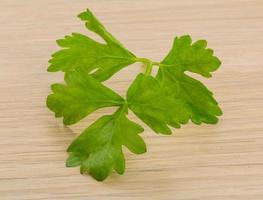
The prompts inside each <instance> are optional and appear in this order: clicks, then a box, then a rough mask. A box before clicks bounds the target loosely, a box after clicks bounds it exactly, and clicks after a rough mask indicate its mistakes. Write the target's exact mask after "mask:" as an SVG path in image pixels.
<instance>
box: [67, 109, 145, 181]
mask: <svg viewBox="0 0 263 200" xmlns="http://www.w3.org/2000/svg"><path fill="white" fill-rule="evenodd" d="M127 111H128V110H127V106H126V105H124V106H122V107H120V108H119V109H118V110H117V111H116V112H115V113H114V114H113V115H107V116H103V117H101V118H100V119H98V120H97V121H96V122H94V123H93V124H92V125H91V126H90V127H89V128H87V129H86V130H85V131H84V132H83V133H82V134H81V135H80V136H79V137H78V138H77V139H75V141H73V143H72V144H71V145H70V146H69V148H68V152H70V155H69V158H68V160H67V166H68V167H75V166H79V165H80V166H81V173H84V172H88V173H90V174H91V175H92V176H93V177H94V178H95V179H96V180H98V181H102V180H104V179H105V178H106V177H108V175H109V174H110V172H111V170H112V168H113V169H115V171H116V172H117V173H119V174H123V173H124V170H125V159H124V156H123V152H122V145H124V146H126V147H127V148H128V149H129V150H130V151H132V152H133V153H135V154H141V153H144V152H146V145H145V143H144V141H143V140H142V138H141V137H140V136H139V135H138V134H139V133H141V132H143V128H142V127H141V126H139V125H138V124H136V123H134V122H132V121H130V120H129V119H127V117H126V114H127Z"/></svg>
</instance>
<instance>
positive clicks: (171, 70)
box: [47, 10, 222, 181]
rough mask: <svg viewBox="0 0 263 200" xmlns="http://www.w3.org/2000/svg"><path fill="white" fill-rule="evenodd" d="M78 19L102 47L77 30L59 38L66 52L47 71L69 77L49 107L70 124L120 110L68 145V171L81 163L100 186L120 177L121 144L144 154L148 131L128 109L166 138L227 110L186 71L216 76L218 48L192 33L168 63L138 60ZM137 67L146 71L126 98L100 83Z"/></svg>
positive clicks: (90, 18)
mask: <svg viewBox="0 0 263 200" xmlns="http://www.w3.org/2000/svg"><path fill="white" fill-rule="evenodd" d="M78 17H79V18H80V19H81V20H83V21H85V24H86V27H87V29H89V30H90V31H92V32H94V33H96V34H97V35H98V36H100V37H101V38H102V39H103V40H104V43H101V42H98V41H95V40H93V39H91V38H90V37H88V36H85V35H82V34H79V33H72V35H70V36H66V37H65V38H64V39H60V40H58V41H57V43H58V45H59V46H60V47H62V49H61V50H59V51H57V52H56V53H54V54H53V55H52V59H51V60H50V61H49V62H50V66H49V67H48V71H50V72H56V71H63V72H65V78H64V80H65V84H59V83H56V84H53V85H52V86H51V89H52V94H50V95H49V96H48V97H47V106H48V108H49V109H50V110H52V111H53V112H54V113H55V117H63V123H64V124H65V125H71V124H75V123H77V122H78V121H80V120H81V119H83V118H84V117H86V116H88V115H89V114H90V113H92V112H93V111H95V110H97V109H100V108H104V107H113V106H115V107H117V109H116V111H115V112H114V113H113V114H112V115H105V116H103V117H101V118H99V119H98V120H96V121H95V122H94V123H92V124H91V125H90V126H89V127H88V128H87V129H86V130H85V131H84V132H83V133H82V134H81V135H80V136H79V137H77V138H76V139H75V140H74V141H73V142H72V143H71V144H70V146H69V147H68V153H69V157H68V159H67V161H66V166H67V167H75V166H80V172H81V173H89V174H91V176H93V177H94V178H95V179H96V180H98V181H103V180H104V179H106V178H107V177H108V176H109V174H110V173H111V171H112V170H113V169H114V170H115V171H116V172H117V173H118V174H123V173H124V171H125V158H124V154H123V149H122V147H123V146H125V147H127V148H128V149H129V150H130V151H131V152H133V153H135V154H141V153H144V152H146V145H145V143H144V141H143V139H142V138H141V137H140V136H139V134H140V133H142V132H143V128H142V127H141V126H140V125H138V124H136V123H135V122H133V121H131V120H129V119H128V117H127V116H128V110H129V109H130V110H131V111H133V112H134V113H135V115H136V116H137V117H138V118H140V119H141V120H142V121H143V122H144V123H145V124H147V125H148V126H149V127H150V128H151V129H152V130H153V131H155V132H156V133H162V134H171V133H172V131H171V129H170V128H171V127H174V128H180V126H181V124H185V123H187V122H188V121H189V119H191V120H192V122H194V123H195V124H201V123H202V122H205V123H210V124H214V123H216V122H217V121H218V118H217V117H218V116H220V115H221V114H222V111H221V109H220V108H219V106H218V103H217V101H216V100H215V99H214V98H213V93H212V92H211V91H209V90H208V89H207V88H206V86H205V85H203V84H202V83H201V82H200V81H198V80H196V79H194V78H192V77H190V76H189V75H187V74H186V73H185V72H193V73H197V74H200V75H202V76H204V77H211V72H214V71H215V70H217V69H218V67H219V66H220V64H221V62H220V61H219V59H218V58H217V57H216V56H214V55H213V50H211V49H208V48H206V45H207V43H206V41H204V40H198V41H197V42H195V43H193V44H192V39H191V38H190V36H182V37H179V38H178V37H176V38H175V40H174V43H173V47H172V49H171V50H170V52H169V53H168V55H167V56H166V57H165V58H164V59H163V61H162V62H155V61H152V60H150V59H148V58H137V57H136V56H135V55H134V54H133V53H131V52H130V51H129V50H127V49H126V48H125V47H124V46H123V45H122V44H121V43H120V42H119V41H118V40H117V39H116V38H115V37H114V36H113V35H112V34H111V33H109V32H108V31H107V30H106V28H105V27H104V26H103V25H102V24H101V22H100V21H99V20H98V19H97V18H96V17H95V16H94V15H93V13H92V12H91V11H90V10H86V11H85V12H82V13H81V14H79V15H78ZM134 62H141V63H142V64H143V65H144V66H145V67H146V70H145V73H144V74H142V73H140V74H138V75H137V77H136V79H135V80H134V81H133V83H132V84H131V86H130V87H129V88H128V91H127V94H126V99H124V98H123V97H121V96H120V95H119V94H117V93H116V92H114V91H113V90H111V89H110V88H108V87H106V86H105V85H103V84H102V83H101V82H102V81H105V80H107V79H109V78H110V77H111V76H113V75H114V74H115V73H117V72H118V71H119V70H121V69H122V68H124V67H126V66H128V65H130V64H132V63H134ZM153 66H158V67H159V69H158V73H157V75H156V77H153V76H152V75H151V73H152V68H153Z"/></svg>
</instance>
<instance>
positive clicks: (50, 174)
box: [0, 0, 263, 200]
mask: <svg viewBox="0 0 263 200" xmlns="http://www.w3.org/2000/svg"><path fill="white" fill-rule="evenodd" d="M87 7H89V8H90V9H91V10H92V11H93V12H94V13H95V14H96V15H97V17H98V18H99V19H100V20H101V21H102V22H103V23H104V24H105V25H106V27H107V28H108V29H109V30H110V31H111V32H112V33H113V34H114V35H115V36H116V37H117V38H118V39H119V40H120V41H122V42H123V44H124V45H125V46H126V47H127V48H129V49H130V50H131V51H132V52H134V53H135V54H136V55H138V56H140V57H148V58H150V59H153V60H156V61H160V60H161V59H162V58H163V57H164V55H165V54H166V53H167V52H168V50H169V49H170V47H171V44H172V41H173V38H174V37H175V36H176V35H182V34H190V35H191V36H192V37H193V38H194V40H197V39H201V38H205V39H207V40H208V42H209V47H211V48H213V49H214V50H215V53H216V55H217V56H218V57H220V58H221V60H222V62H223V64H222V66H221V68H220V70H218V71H217V72H216V73H214V75H213V78H212V79H204V78H200V77H199V76H197V77H198V78H200V79H201V80H202V81H204V82H205V83H206V84H207V86H208V87H209V88H210V89H211V90H212V91H214V93H215V97H216V98H217V99H218V101H219V102H220V105H221V107H222V109H223V111H224V115H223V116H222V117H221V118H220V122H219V123H218V124H217V125H215V126H212V125H202V126H196V125H193V124H189V125H186V126H183V128H181V129H179V130H174V134H173V135H171V136H162V135H156V134H154V133H153V131H151V130H150V129H149V128H147V127H146V131H145V133H144V134H143V138H144V139H145V141H146V143H147V146H148V152H147V153H146V154H143V155H139V156H138V155H133V154H131V153H129V152H128V151H126V150H125V154H126V160H127V169H126V173H125V175H123V176H119V175H117V174H116V173H113V174H112V176H111V177H110V178H109V179H107V180H106V181H105V182H103V183H100V182H96V181H95V180H93V179H92V178H91V177H89V176H82V175H80V174H79V169H78V168H66V167H65V166H64V165H65V164H64V163H65V159H66V157H67V154H66V148H67V146H68V145H69V144H70V142H71V141H72V139H73V138H75V137H76V135H77V134H79V133H80V132H81V131H82V130H83V129H84V128H85V127H87V126H88V124H90V123H91V122H92V121H94V120H95V119H97V118H98V117H100V116H101V115H102V114H104V113H110V109H107V110H99V111H98V112H96V113H94V114H92V115H91V116H89V117H87V118H86V119H85V120H83V121H81V123H80V124H78V125H74V126H72V127H64V126H63V125H62V122H61V119H55V118H54V116H53V113H51V112H50V111H49V110H48V109H47V108H46V106H45V100H46V96H47V95H48V94H49V92H50V84H51V83H54V82H61V81H62V78H63V77H62V73H54V74H50V73H47V72H46V68H47V61H48V60H49V58H50V54H51V53H52V52H54V51H55V50H57V49H58V47H57V46H56V44H55V40H56V39H58V38H62V37H63V36H64V35H66V34H68V33H71V32H81V33H88V31H86V30H85V28H84V26H83V23H82V22H81V21H80V20H78V19H77V18H76V15H77V14H78V13H79V12H81V11H83V10H84V9H85V8H87ZM262 33H263V1H262V0H213V1H211V0H199V1H196V0H184V1H180V0H161V1H159V0H140V1H139V0H134V1H128V0H123V1H120V0H107V1H106V0H96V1H95V0H90V1H85V0H76V1H66V0H64V1H63V0H27V1H20V0H0V128H1V129H0V130H1V131H0V148H1V153H0V199H1V200H31V199H32V200H40V199H42V200H43V199H49V200H53V199H54V200H58V199H64V200H72V199H74V200H79V199H83V200H84V199H85V200H101V199H102V200H104V199H105V200H106V199H107V200H109V199H110V200H111V199H113V200H115V199H116V200H123V199H125V200H126V199H127V200H135V199H136V200H138V199H139V200H141V199H151V200H157V199H158V200H159V199H164V200H166V199H168V200H179V199H180V200H197V199H198V200H199V199H200V200H225V199H229V200H233V199H238V200H242V199H244V200H247V199H253V200H257V199H258V200H261V199H263V89H262V86H263V64H262V57H263V37H262ZM88 34H89V33H88ZM91 36H94V35H91ZM140 70H141V68H140V66H139V65H137V64H135V65H132V66H131V67H129V68H126V69H124V70H123V71H121V72H120V73H118V74H117V75H116V76H114V77H113V79H112V80H110V81H108V82H107V84H108V85H109V86H110V87H112V88H114V89H116V90H117V91H118V92H119V93H121V94H124V93H125V91H126V89H127V87H128V85H129V84H130V82H131V81H132V80H133V79H134V77H135V75H136V73H138V72H139V71H140ZM132 119H134V120H137V119H136V118H135V117H134V116H132Z"/></svg>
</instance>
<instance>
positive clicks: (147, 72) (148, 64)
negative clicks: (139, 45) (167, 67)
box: [136, 58, 160, 75]
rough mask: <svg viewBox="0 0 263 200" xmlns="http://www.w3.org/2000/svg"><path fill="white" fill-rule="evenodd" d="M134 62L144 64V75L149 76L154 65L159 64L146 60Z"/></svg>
mask: <svg viewBox="0 0 263 200" xmlns="http://www.w3.org/2000/svg"><path fill="white" fill-rule="evenodd" d="M136 62H141V63H142V64H144V65H145V66H146V70H145V74H146V75H151V73H152V67H153V66H154V65H156V66H160V63H159V62H154V61H151V60H150V59H148V58H136Z"/></svg>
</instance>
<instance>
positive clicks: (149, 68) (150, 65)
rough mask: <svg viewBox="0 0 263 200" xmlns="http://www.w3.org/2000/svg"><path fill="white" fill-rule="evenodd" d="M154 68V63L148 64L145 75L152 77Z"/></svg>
mask: <svg viewBox="0 0 263 200" xmlns="http://www.w3.org/2000/svg"><path fill="white" fill-rule="evenodd" d="M152 68H153V63H152V62H149V63H147V65H146V70H145V74H146V75H149V76H150V75H151V73H152Z"/></svg>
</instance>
